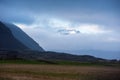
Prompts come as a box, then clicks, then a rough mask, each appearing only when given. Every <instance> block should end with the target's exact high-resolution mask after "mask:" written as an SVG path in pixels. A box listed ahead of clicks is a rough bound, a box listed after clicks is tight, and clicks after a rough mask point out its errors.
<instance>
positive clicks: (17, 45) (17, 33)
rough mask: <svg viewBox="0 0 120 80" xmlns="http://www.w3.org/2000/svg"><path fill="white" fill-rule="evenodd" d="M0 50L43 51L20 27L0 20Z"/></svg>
mask: <svg viewBox="0 0 120 80" xmlns="http://www.w3.org/2000/svg"><path fill="white" fill-rule="evenodd" d="M0 50H35V51H44V50H43V48H42V47H40V46H39V45H38V44H37V43H36V42H35V41H34V40H33V39H32V38H30V37H29V36H28V35H27V34H26V33H25V32H23V31H22V30H21V29H20V28H18V27H17V26H15V25H13V24H9V23H5V22H0Z"/></svg>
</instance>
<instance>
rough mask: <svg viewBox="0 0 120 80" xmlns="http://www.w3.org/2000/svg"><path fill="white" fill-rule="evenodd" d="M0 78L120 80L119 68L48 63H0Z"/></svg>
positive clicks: (28, 79) (14, 79)
mask: <svg viewBox="0 0 120 80" xmlns="http://www.w3.org/2000/svg"><path fill="white" fill-rule="evenodd" d="M0 80H120V68H119V67H105V66H70V65H69V66H68V65H50V64H0Z"/></svg>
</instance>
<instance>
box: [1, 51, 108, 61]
mask: <svg viewBox="0 0 120 80" xmlns="http://www.w3.org/2000/svg"><path fill="white" fill-rule="evenodd" d="M0 59H25V60H44V61H53V62H54V61H71V62H107V61H108V60H106V59H102V58H97V57H94V56H90V55H72V54H68V53H59V52H51V51H45V52H39V51H0Z"/></svg>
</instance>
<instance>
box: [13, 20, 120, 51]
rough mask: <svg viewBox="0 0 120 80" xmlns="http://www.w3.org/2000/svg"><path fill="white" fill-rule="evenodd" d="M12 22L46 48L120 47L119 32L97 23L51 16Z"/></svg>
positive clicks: (112, 48)
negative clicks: (27, 22) (26, 21)
mask: <svg viewBox="0 0 120 80" xmlns="http://www.w3.org/2000/svg"><path fill="white" fill-rule="evenodd" d="M14 24H16V25H17V26H19V27H20V28H21V29H23V30H24V31H25V32H26V33H27V34H29V35H30V36H31V37H32V38H33V39H34V40H35V41H37V42H38V43H39V44H40V45H42V46H43V48H45V49H46V50H53V51H54V50H61V51H64V50H65V49H67V50H79V49H98V50H99V49H100V50H119V47H120V46H119V44H120V42H119V40H120V38H119V37H120V35H119V33H116V31H113V30H111V29H109V28H106V26H103V25H99V24H88V23H82V24H81V23H74V22H70V21H66V20H61V19H53V18H43V19H36V20H35V21H34V22H33V23H32V24H23V23H14ZM65 35H67V36H65Z"/></svg>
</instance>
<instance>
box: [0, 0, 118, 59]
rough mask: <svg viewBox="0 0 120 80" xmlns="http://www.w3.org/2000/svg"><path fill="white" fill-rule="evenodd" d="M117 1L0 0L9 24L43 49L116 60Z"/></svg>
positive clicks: (3, 17)
mask: <svg viewBox="0 0 120 80" xmlns="http://www.w3.org/2000/svg"><path fill="white" fill-rule="evenodd" d="M119 14H120V0H0V21H5V22H9V23H13V24H15V25H17V26H18V27H20V28H21V29H22V30H23V31H25V32H26V33H27V34H28V35H29V36H31V37H32V38H33V39H34V40H35V41H36V42H38V43H39V45H40V46H42V47H43V48H44V49H45V50H46V51H57V52H67V53H72V54H78V55H93V56H97V57H102V58H107V59H120V16H119Z"/></svg>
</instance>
